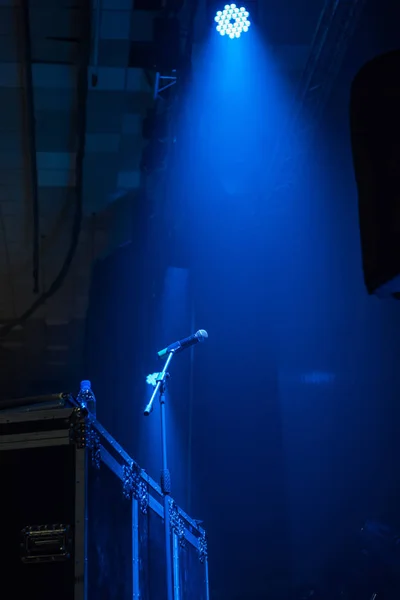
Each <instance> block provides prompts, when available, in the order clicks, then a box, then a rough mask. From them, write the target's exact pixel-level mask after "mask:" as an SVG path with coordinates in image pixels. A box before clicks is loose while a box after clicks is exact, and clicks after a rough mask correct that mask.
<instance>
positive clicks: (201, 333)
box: [196, 329, 208, 342]
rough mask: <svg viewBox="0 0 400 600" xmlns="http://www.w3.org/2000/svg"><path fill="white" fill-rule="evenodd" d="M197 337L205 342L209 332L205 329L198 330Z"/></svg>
mask: <svg viewBox="0 0 400 600" xmlns="http://www.w3.org/2000/svg"><path fill="white" fill-rule="evenodd" d="M196 337H197V339H198V340H199V342H204V340H206V339H207V338H208V333H207V331H206V330H205V329H199V330H198V331H197V332H196Z"/></svg>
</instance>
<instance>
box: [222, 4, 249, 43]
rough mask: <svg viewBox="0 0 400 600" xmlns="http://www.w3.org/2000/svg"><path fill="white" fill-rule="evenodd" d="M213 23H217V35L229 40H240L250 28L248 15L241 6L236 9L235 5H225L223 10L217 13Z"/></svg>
mask: <svg viewBox="0 0 400 600" xmlns="http://www.w3.org/2000/svg"><path fill="white" fill-rule="evenodd" d="M214 21H215V22H216V23H217V27H216V29H217V31H218V33H219V34H220V35H226V36H227V37H229V38H230V39H231V40H233V39H235V38H240V36H241V34H242V33H246V32H247V31H248V30H249V27H250V21H249V13H248V12H247V10H246V9H245V8H243V6H242V7H241V8H238V7H237V6H236V4H226V5H225V8H224V10H219V11H218V12H217V14H216V15H215V18H214Z"/></svg>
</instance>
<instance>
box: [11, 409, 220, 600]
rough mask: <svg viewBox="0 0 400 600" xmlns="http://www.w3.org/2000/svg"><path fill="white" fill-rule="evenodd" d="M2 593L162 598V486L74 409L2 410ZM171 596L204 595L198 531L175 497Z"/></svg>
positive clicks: (47, 598)
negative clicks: (10, 411)
mask: <svg viewBox="0 0 400 600" xmlns="http://www.w3.org/2000/svg"><path fill="white" fill-rule="evenodd" d="M0 474H1V494H2V499H1V503H2V510H1V513H0V514H1V516H0V520H1V532H2V543H1V545H0V565H1V572H2V577H1V584H0V585H1V597H2V598H4V600H11V599H14V598H30V599H31V600H35V599H37V600H39V599H40V600H54V599H55V598H57V600H133V599H135V600H139V599H140V600H166V584H165V579H166V575H165V544H164V526H163V515H164V508H163V498H162V495H161V489H160V487H159V486H158V485H157V484H156V483H155V482H154V481H153V480H152V479H151V478H150V477H149V476H148V475H147V474H146V473H145V472H144V471H143V470H142V469H141V468H140V467H139V466H138V465H137V464H136V463H135V461H134V460H132V459H131V458H130V457H129V456H128V455H127V454H126V452H125V451H124V450H123V449H122V448H121V447H120V446H119V445H118V443H117V442H116V441H115V440H114V439H113V438H112V437H111V436H110V435H109V434H108V432H107V431H106V430H105V429H104V428H103V427H102V426H101V425H100V424H99V423H98V422H97V421H95V420H94V419H93V418H92V417H90V416H88V415H87V414H84V413H83V412H82V410H81V409H80V408H77V407H62V408H57V409H52V410H41V411H37V412H32V413H27V412H12V413H7V412H6V413H4V412H3V413H2V414H0ZM169 506H170V515H171V523H172V533H171V547H172V557H173V558H172V560H173V573H174V600H209V592H208V565H207V544H206V536H205V532H204V530H203V529H202V528H201V527H200V526H199V525H198V524H197V522H196V521H194V520H193V519H191V518H190V517H189V516H188V515H186V514H185V513H184V511H182V510H181V509H180V508H179V507H178V506H177V505H176V504H175V502H174V501H173V500H172V499H171V500H170V503H169Z"/></svg>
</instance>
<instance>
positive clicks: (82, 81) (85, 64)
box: [0, 0, 92, 337]
mask: <svg viewBox="0 0 400 600" xmlns="http://www.w3.org/2000/svg"><path fill="white" fill-rule="evenodd" d="M81 6H82V8H81V36H80V53H79V63H78V76H77V106H78V110H77V123H76V160H75V173H76V181H75V190H76V196H75V214H74V220H73V224H72V233H71V242H70V245H69V248H68V251H67V255H66V257H65V259H64V262H63V264H62V266H61V269H60V271H59V273H58V275H57V277H56V278H55V279H54V281H53V283H52V284H51V285H50V287H49V288H48V290H47V291H45V292H43V294H41V295H40V296H39V297H38V298H37V300H35V302H33V304H32V305H31V306H30V307H29V308H28V309H27V310H26V311H25V312H24V313H23V314H22V315H21V316H20V317H19V318H18V319H15V320H13V321H10V322H8V323H7V324H6V325H4V326H3V328H2V329H1V330H0V337H4V336H6V335H8V334H9V333H10V331H12V330H13V329H14V328H15V327H16V326H18V325H22V324H23V323H24V322H25V321H26V320H27V319H29V318H30V317H31V316H32V315H33V314H34V313H35V312H36V311H37V309H38V308H39V307H40V306H42V305H43V304H44V303H45V302H46V300H48V299H49V298H51V297H52V296H53V295H54V294H55V293H56V292H57V291H58V290H59V289H60V287H61V285H62V284H63V282H64V280H65V278H66V276H67V274H68V271H69V268H70V266H71V263H72V260H73V258H74V256H75V253H76V249H77V246H78V242H79V235H80V231H81V226H82V217H83V161H84V155H85V138H86V104H87V94H88V71H89V63H90V40H91V10H92V8H91V2H90V0H85V2H83V3H82V5H81Z"/></svg>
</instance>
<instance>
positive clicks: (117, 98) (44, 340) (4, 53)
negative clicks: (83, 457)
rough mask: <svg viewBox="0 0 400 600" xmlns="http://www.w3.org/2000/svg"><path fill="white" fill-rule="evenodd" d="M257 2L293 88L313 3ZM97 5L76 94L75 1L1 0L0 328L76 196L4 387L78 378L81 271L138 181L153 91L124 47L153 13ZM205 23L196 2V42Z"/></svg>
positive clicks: (122, 0) (108, 241) (21, 300)
mask: <svg viewBox="0 0 400 600" xmlns="http://www.w3.org/2000/svg"><path fill="white" fill-rule="evenodd" d="M258 1H259V6H258V11H259V24H260V27H261V28H263V29H264V30H265V32H266V35H267V36H268V39H269V40H270V43H271V46H272V48H273V49H274V52H275V55H276V57H277V59H278V64H279V65H280V68H282V70H283V71H287V72H290V73H291V74H292V75H293V74H296V75H297V76H298V78H299V80H300V77H301V74H302V73H304V69H305V65H306V63H307V59H308V58H309V57H310V50H311V43H312V40H313V36H314V33H315V31H316V27H317V24H318V19H319V17H320V14H321V10H322V7H323V5H324V2H323V0H307V2H306V7H305V4H304V3H302V7H301V10H299V4H298V2H297V1H295V0H282V1H281V2H276V1H275V0H264V2H262V1H261V0H258ZM97 3H99V4H100V8H99V9H98V8H97ZM97 3H95V9H94V10H93V12H92V22H91V29H92V40H93V44H92V48H91V49H88V50H91V55H90V65H89V72H88V80H89V85H88V89H85V90H82V85H81V86H80V81H81V80H80V77H81V73H82V70H81V69H80V65H81V66H82V60H83V58H82V47H83V46H84V44H81V43H80V40H81V39H82V36H84V32H85V30H84V28H83V24H84V21H85V13H84V11H83V10H82V9H77V8H76V5H77V3H76V1H74V0H69V1H68V0H30V2H29V1H28V0H19V2H18V1H16V0H0V247H1V250H0V290H1V293H0V323H3V324H6V323H8V322H9V321H10V320H13V319H17V318H19V317H20V316H21V315H22V314H23V313H24V312H25V311H26V309H27V308H28V307H29V306H30V305H31V304H32V303H33V302H34V301H35V300H37V299H38V298H39V297H40V295H41V294H43V293H44V292H46V290H48V289H49V286H50V285H51V283H52V282H53V281H54V279H55V277H56V276H57V274H58V273H59V272H60V269H61V266H62V264H63V262H64V260H65V257H66V255H67V253H68V249H69V248H70V246H71V236H72V231H73V227H74V211H75V209H76V200H77V196H79V194H80V193H82V195H81V199H82V207H83V220H82V224H81V233H80V236H79V242H78V244H77V247H76V252H75V256H74V259H73V260H72V263H71V265H70V268H69V270H68V275H67V276H66V277H65V279H64V280H63V282H62V285H61V286H60V288H59V290H58V291H57V293H55V294H54V295H52V296H51V297H50V298H47V299H46V300H45V301H44V302H43V303H42V304H41V305H40V307H39V308H38V309H37V310H36V311H35V313H34V314H33V315H32V317H31V318H29V320H27V321H26V322H25V323H24V324H22V325H21V326H20V325H19V326H17V327H14V328H13V330H12V331H11V332H10V333H9V334H8V335H7V336H6V337H3V339H2V340H1V341H0V359H1V360H2V364H3V365H8V366H7V368H5V369H3V377H4V372H7V377H8V379H15V377H16V376H18V374H20V373H21V370H23V372H24V373H28V372H29V373H31V375H30V378H31V379H32V378H33V379H43V377H45V378H47V379H48V381H49V382H58V381H64V379H65V377H64V375H63V374H64V373H65V371H66V369H67V370H68V369H69V372H73V373H74V376H80V373H79V368H80V367H79V359H78V356H79V352H78V348H79V347H80V345H81V343H82V338H83V326H82V323H83V320H84V318H85V312H86V308H87V298H88V288H89V283H90V269H91V265H92V263H93V260H94V259H95V258H96V257H97V256H98V255H99V253H101V252H107V251H110V250H111V249H112V247H113V246H115V245H116V244H117V243H119V242H120V241H123V240H121V236H120V235H119V228H118V226H117V225H116V222H117V221H119V222H121V221H122V222H123V221H124V207H125V206H126V202H124V198H127V197H129V198H132V197H135V194H136V193H137V191H138V190H139V188H140V185H141V171H140V160H141V155H142V148H143V142H142V119H143V117H144V116H145V114H146V110H147V108H148V107H149V106H151V105H152V102H153V88H152V86H151V84H150V83H149V79H148V77H146V74H145V73H144V71H142V70H141V69H135V68H130V67H129V50H130V44H131V41H132V40H134V41H145V40H147V39H150V38H151V23H152V18H153V14H152V13H151V12H146V11H134V10H132V0H97ZM82 4H84V3H82ZM346 4H347V5H349V4H351V3H349V2H347V3H346ZM205 27H206V8H205V5H204V4H202V3H200V6H199V10H198V15H197V23H196V37H197V42H199V41H200V40H201V39H202V37H203V32H204V28H205ZM27 33H28V34H29V35H28V36H27V35H26V34H27ZM23 40H25V41H24V43H23ZM83 66H85V65H83ZM85 109H86V119H85V120H82V111H83V112H85ZM82 124H83V131H81V134H82V135H83V141H84V142H85V144H84V151H85V152H84V156H83V157H82V156H80V154H79V153H80V151H81V149H82V144H81V142H82V139H81V138H82V136H81V138H79V136H78V134H77V130H78V129H79V128H80V127H82ZM80 158H83V162H82V165H83V171H82V173H80V166H79V165H80V163H79V160H80ZM35 198H36V200H35ZM35 201H36V205H37V207H38V215H37V217H36V218H38V220H37V222H36V230H35V211H34V202H35ZM35 240H36V250H34V242H35ZM35 252H36V257H37V258H38V259H39V261H38V264H39V271H38V274H37V277H36V284H37V285H36V287H37V289H36V290H34V283H35V282H34V276H33V254H34V253H35ZM74 369H75V371H74Z"/></svg>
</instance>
